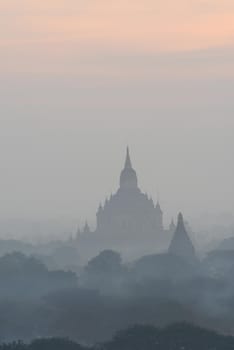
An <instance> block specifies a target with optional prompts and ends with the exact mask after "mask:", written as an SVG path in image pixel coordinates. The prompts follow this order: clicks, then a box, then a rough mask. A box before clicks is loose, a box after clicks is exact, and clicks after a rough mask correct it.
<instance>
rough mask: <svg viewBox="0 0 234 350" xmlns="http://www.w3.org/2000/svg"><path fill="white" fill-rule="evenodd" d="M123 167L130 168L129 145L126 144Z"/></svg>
mask: <svg viewBox="0 0 234 350" xmlns="http://www.w3.org/2000/svg"><path fill="white" fill-rule="evenodd" d="M124 168H125V169H131V168H132V162H131V158H130V152H129V147H128V146H127V153H126V160H125V166H124Z"/></svg>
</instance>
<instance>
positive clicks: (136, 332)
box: [0, 324, 234, 350]
mask: <svg viewBox="0 0 234 350" xmlns="http://www.w3.org/2000/svg"><path fill="white" fill-rule="evenodd" d="M181 349H183V350H198V349H199V350H233V349H234V337H230V336H224V335H219V334H217V333H215V332H212V331H208V330H205V329H202V328H199V327H195V326H191V325H188V324H177V325H172V326H168V327H166V328H163V329H159V328H155V327H152V326H134V327H132V328H128V329H127V330H124V331H120V332H118V333H117V334H116V335H115V336H114V337H113V339H112V340H111V341H109V342H107V343H103V344H98V345H94V346H90V347H88V346H84V345H80V344H78V343H76V342H73V341H71V340H69V339H65V338H64V339H63V338H48V339H37V340H34V341H32V342H31V343H29V344H26V343H23V342H13V343H9V344H2V345H0V350H181Z"/></svg>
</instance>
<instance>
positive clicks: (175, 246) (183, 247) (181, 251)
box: [169, 213, 196, 261]
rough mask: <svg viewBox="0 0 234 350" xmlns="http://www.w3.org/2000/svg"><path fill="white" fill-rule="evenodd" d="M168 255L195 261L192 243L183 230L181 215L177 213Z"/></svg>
mask: <svg viewBox="0 0 234 350" xmlns="http://www.w3.org/2000/svg"><path fill="white" fill-rule="evenodd" d="M169 253H171V254H174V255H177V256H181V257H183V258H185V259H187V260H190V261H194V260H196V252H195V249H194V246H193V243H192V241H191V239H190V237H189V235H188V233H187V231H186V229H185V225H184V219H183V215H182V214H181V213H179V215H178V221H177V226H176V230H175V233H174V235H173V238H172V241H171V244H170V247H169Z"/></svg>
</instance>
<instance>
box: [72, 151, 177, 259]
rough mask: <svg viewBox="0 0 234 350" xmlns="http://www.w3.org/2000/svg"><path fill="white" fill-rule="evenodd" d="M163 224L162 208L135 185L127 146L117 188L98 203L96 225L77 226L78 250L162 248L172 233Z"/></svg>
mask: <svg viewBox="0 0 234 350" xmlns="http://www.w3.org/2000/svg"><path fill="white" fill-rule="evenodd" d="M173 229H174V226H173V224H172V225H171V226H170V229H169V230H165V229H164V227H163V212H162V210H161V207H160V204H159V202H157V204H156V205H155V204H154V202H153V200H152V198H149V197H148V196H147V194H145V193H143V192H142V191H141V190H140V188H139V186H138V178H137V174H136V171H135V170H134V168H133V167H132V162H131V159H130V154H129V149H128V148H127V153H126V159H125V164H124V168H123V170H122V172H121V174H120V184H119V188H118V190H117V192H116V193H115V194H113V195H111V197H110V198H109V199H107V200H106V201H105V204H104V205H100V206H99V208H98V211H97V225H96V229H95V230H94V231H93V232H92V231H91V230H90V228H89V225H88V224H87V223H86V224H85V227H84V228H83V230H82V231H80V230H79V232H78V235H77V242H78V246H79V248H80V249H79V250H80V252H85V254H86V255H87V254H88V255H93V254H95V253H98V252H99V251H100V250H103V249H116V250H119V251H120V252H122V254H125V253H126V254H128V255H129V254H130V255H132V256H137V255H138V254H139V255H141V254H144V253H145V254H147V253H153V252H155V251H162V249H163V250H166V249H167V247H168V244H169V242H170V239H171V237H172V234H173V232H172V230H173Z"/></svg>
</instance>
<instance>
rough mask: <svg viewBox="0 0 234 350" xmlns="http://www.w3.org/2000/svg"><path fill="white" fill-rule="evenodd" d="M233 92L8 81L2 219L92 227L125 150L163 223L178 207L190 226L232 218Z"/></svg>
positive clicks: (208, 85) (176, 85)
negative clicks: (211, 217)
mask: <svg viewBox="0 0 234 350" xmlns="http://www.w3.org/2000/svg"><path fill="white" fill-rule="evenodd" d="M232 91H233V81H232V80H231V79H215V80H214V79H199V80H196V79H187V78H186V79H179V78H176V79H173V80H172V79H170V78H167V79H164V80H162V79H161V78H159V79H156V78H154V79H149V78H148V79H144V80H141V79H137V80H136V81H133V82H130V81H126V80H123V79H122V80H121V81H117V82H116V81H115V82H114V83H113V82H110V81H106V80H105V79H104V80H103V81H101V80H99V79H97V80H95V79H93V78H92V79H90V80H87V79H84V78H82V79H81V78H80V77H79V76H72V75H71V76H69V77H58V76H35V75H34V76H31V77H28V76H26V77H25V76H21V75H19V76H14V77H13V76H8V77H5V79H4V80H3V81H2V85H1V105H2V109H1V131H0V134H1V135H0V140H1V148H0V155H1V185H0V186H1V203H0V209H1V210H0V213H1V214H0V217H1V219H27V220H36V221H45V220H48V219H52V220H58V219H59V220H64V221H65V220H66V221H70V220H73V222H75V221H77V224H78V223H84V221H85V220H86V219H88V220H89V221H90V222H91V223H92V224H93V225H94V224H95V214H96V209H97V207H98V204H99V202H100V201H104V200H105V197H106V196H109V195H110V194H111V193H112V192H115V191H116V189H117V187H118V181H119V173H120V171H121V169H122V166H123V161H124V157H125V148H126V145H127V144H128V145H129V146H130V150H131V156H132V162H133V165H134V168H135V169H136V171H137V174H138V178H139V186H140V188H141V189H142V190H143V191H145V192H147V193H148V194H149V195H151V196H152V197H153V198H154V200H155V201H156V200H157V199H160V201H161V205H162V208H163V211H164V214H165V217H166V223H169V221H170V219H171V217H172V216H175V215H176V213H177V211H179V210H182V211H183V212H184V213H185V214H186V216H187V217H189V218H190V219H191V220H192V219H196V218H199V216H200V215H201V214H206V213H207V214H210V213H230V215H231V216H232V214H233V213H232V208H233V204H234V203H233V198H234V193H233V186H232V182H233V180H232V179H233V170H234V169H233V162H232V149H233V146H234V145H233V137H232V131H233V117H232V109H233V94H232ZM203 216H204V217H205V215H203ZM68 227H70V226H68Z"/></svg>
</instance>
